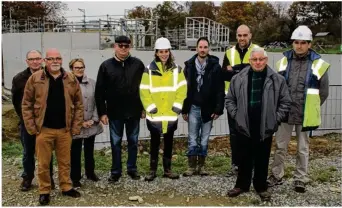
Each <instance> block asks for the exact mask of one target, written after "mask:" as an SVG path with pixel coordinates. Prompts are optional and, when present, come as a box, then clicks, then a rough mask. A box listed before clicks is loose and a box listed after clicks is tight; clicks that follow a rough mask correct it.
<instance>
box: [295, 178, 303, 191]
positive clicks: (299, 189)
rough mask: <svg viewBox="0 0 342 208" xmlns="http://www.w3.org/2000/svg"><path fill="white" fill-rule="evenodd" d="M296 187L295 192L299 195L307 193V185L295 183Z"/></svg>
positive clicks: (299, 182) (300, 182)
mask: <svg viewBox="0 0 342 208" xmlns="http://www.w3.org/2000/svg"><path fill="white" fill-rule="evenodd" d="M294 186H295V191H296V192H299V193H304V192H305V183H304V182H302V181H295V182H294Z"/></svg>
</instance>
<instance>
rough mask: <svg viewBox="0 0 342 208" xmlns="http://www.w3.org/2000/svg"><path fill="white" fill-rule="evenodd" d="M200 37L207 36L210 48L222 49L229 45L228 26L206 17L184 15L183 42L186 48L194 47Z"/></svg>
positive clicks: (191, 48)
mask: <svg viewBox="0 0 342 208" xmlns="http://www.w3.org/2000/svg"><path fill="white" fill-rule="evenodd" d="M200 37H207V38H208V40H209V42H210V48H211V50H218V51H224V50H225V49H226V48H227V47H228V46H229V28H228V27H226V26H224V25H222V24H221V23H218V22H215V21H213V20H211V19H208V18H206V17H186V19H185V42H186V45H187V46H188V49H190V50H193V49H195V48H196V42H197V40H198V38H200Z"/></svg>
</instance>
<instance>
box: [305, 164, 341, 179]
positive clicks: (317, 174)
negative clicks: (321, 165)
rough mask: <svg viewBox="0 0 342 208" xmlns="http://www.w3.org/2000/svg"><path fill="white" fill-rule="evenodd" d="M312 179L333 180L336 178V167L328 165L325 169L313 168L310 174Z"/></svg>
mask: <svg viewBox="0 0 342 208" xmlns="http://www.w3.org/2000/svg"><path fill="white" fill-rule="evenodd" d="M310 175H311V178H312V180H313V181H318V182H321V183H324V182H334V181H335V180H336V179H337V169H336V167H334V166H330V167H329V168H327V169H315V170H313V171H312V173H311V174H310Z"/></svg>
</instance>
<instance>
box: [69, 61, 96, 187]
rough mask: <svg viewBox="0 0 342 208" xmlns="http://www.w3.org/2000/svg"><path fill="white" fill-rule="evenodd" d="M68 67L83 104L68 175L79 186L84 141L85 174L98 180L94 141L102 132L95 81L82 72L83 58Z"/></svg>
mask: <svg viewBox="0 0 342 208" xmlns="http://www.w3.org/2000/svg"><path fill="white" fill-rule="evenodd" d="M69 68H70V70H71V71H72V73H73V74H74V75H75V76H76V78H77V80H78V81H79V83H80V86H81V91H82V97H83V106H84V118H83V120H84V121H83V124H82V129H81V134H79V135H75V136H73V140H72V144H71V171H70V176H71V180H72V183H73V186H74V188H80V187H81V183H80V179H81V151H82V142H83V141H84V159H85V161H84V165H85V174H86V176H87V178H88V179H90V180H92V181H98V180H99V178H98V177H97V176H96V174H95V172H94V170H95V161H94V142H95V136H96V135H98V134H100V133H102V132H103V128H102V125H101V124H100V122H99V117H98V115H97V110H96V105H95V98H94V92H95V81H94V80H93V79H90V78H88V77H87V75H86V74H85V73H84V71H85V64H84V61H83V59H81V58H78V59H73V60H71V61H70V63H69Z"/></svg>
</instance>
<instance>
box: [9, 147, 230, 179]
mask: <svg viewBox="0 0 342 208" xmlns="http://www.w3.org/2000/svg"><path fill="white" fill-rule="evenodd" d="M106 152H108V153H109V154H108V153H107V155H106V154H105V153H106ZM2 156H3V158H5V159H7V158H12V159H15V158H21V157H22V146H21V144H20V142H13V141H10V142H2ZM111 157H112V156H111V152H110V148H106V149H102V150H95V152H94V159H95V169H96V171H100V172H108V173H109V171H110V169H111V165H112V158H111ZM126 162H127V149H126V147H125V145H123V151H122V169H123V170H122V171H123V173H124V172H126ZM56 165H57V162H56V157H55V156H54V166H56ZM137 165H138V170H139V172H140V173H141V174H147V173H148V172H149V168H150V158H149V155H145V154H138V157H137ZM20 167H21V162H20V164H18V168H20ZM82 167H84V158H83V152H82ZM187 167H188V160H187V156H186V153H185V150H177V151H175V152H174V156H173V160H172V170H173V171H174V172H176V173H179V174H181V173H183V172H185V171H186V169H187ZM206 168H207V170H209V171H210V172H212V173H213V174H224V173H225V172H226V171H227V170H228V169H229V168H230V158H228V157H227V156H216V155H215V156H208V157H207V161H206ZM157 174H158V175H162V174H163V165H162V154H159V163H158V171H157Z"/></svg>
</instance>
